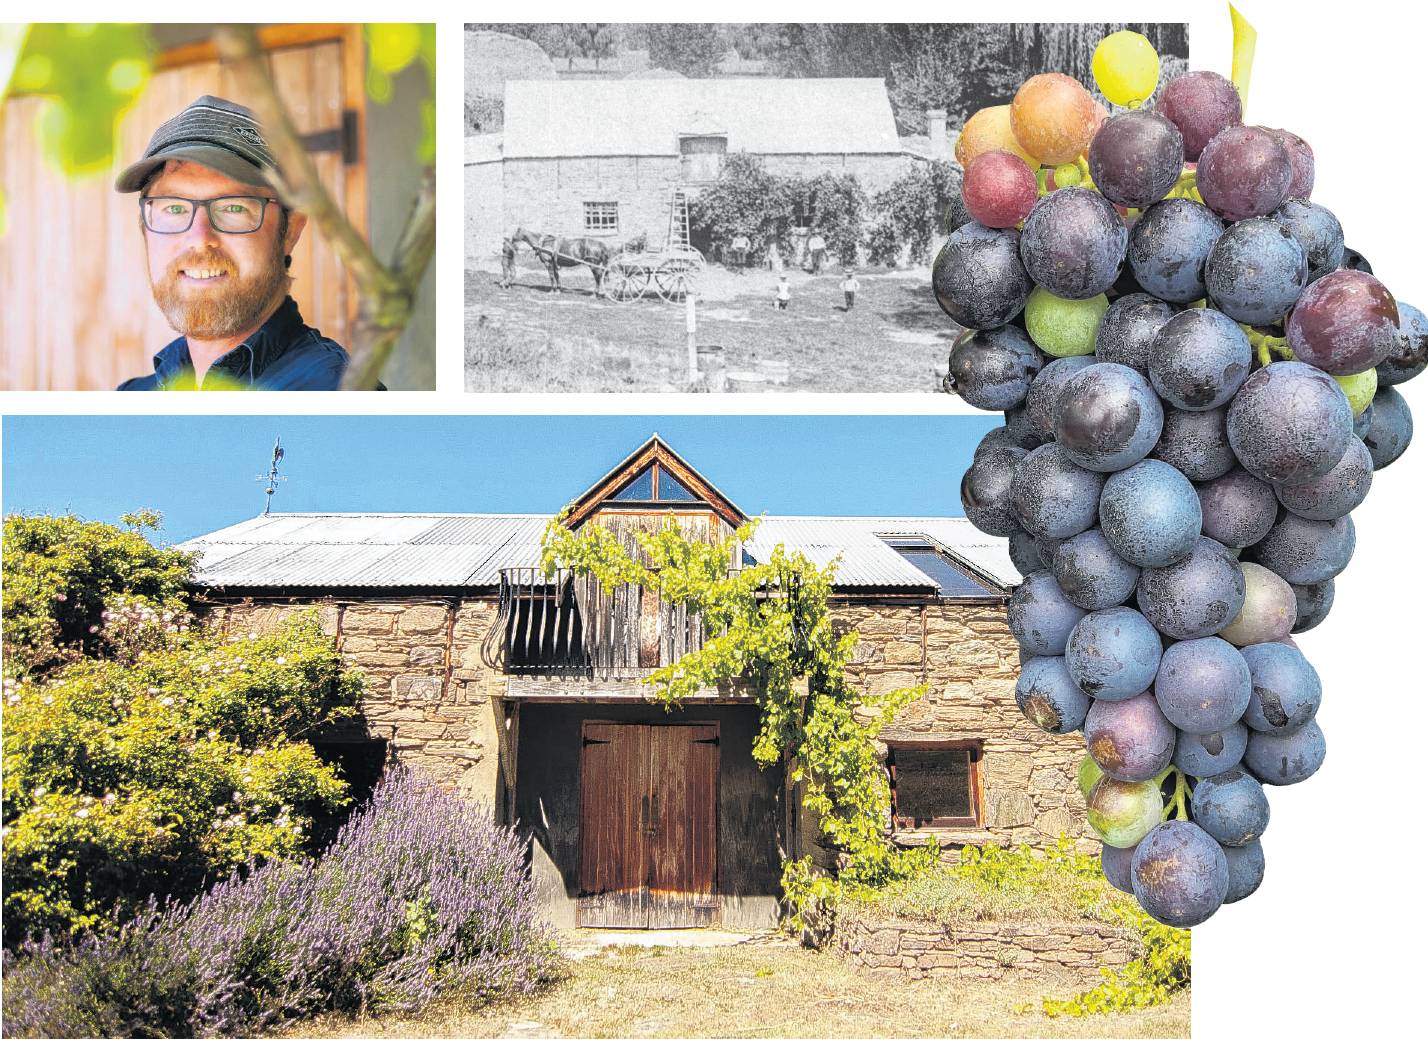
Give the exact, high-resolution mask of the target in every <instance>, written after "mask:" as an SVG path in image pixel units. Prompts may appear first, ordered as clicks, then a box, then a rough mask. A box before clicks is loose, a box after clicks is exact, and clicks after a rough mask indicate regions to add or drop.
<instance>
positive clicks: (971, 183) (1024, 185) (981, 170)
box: [962, 151, 1037, 227]
mask: <svg viewBox="0 0 1428 1039" xmlns="http://www.w3.org/2000/svg"><path fill="white" fill-rule="evenodd" d="M1036 197H1037V196H1036V174H1035V173H1033V172H1032V171H1031V167H1030V166H1028V165H1027V164H1026V163H1025V162H1023V161H1022V160H1021V159H1020V158H1019V157H1017V156H1015V155H1013V154H1012V153H1011V152H1005V151H990V152H983V153H982V154H981V155H978V156H977V157H976V158H975V159H973V160H972V161H971V163H970V164H969V165H968V166H967V171H966V174H965V175H964V176H963V178H962V201H963V202H964V203H965V204H966V206H967V212H968V213H970V214H971V215H972V219H974V220H976V221H977V222H978V223H980V224H985V225H986V226H987V227H1012V226H1014V225H1016V224H1019V223H1021V222H1022V221H1023V220H1025V219H1026V215H1027V214H1028V213H1030V212H1031V207H1032V206H1033V205H1035V204H1036Z"/></svg>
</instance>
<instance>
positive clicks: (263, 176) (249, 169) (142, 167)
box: [114, 144, 274, 193]
mask: <svg viewBox="0 0 1428 1039" xmlns="http://www.w3.org/2000/svg"><path fill="white" fill-rule="evenodd" d="M170 159H182V160H184V161H185V162H196V163H198V164H199V165H200V166H207V167H208V168H209V169H211V170H216V171H218V172H219V173H221V174H223V175H224V176H225V177H231V178H232V179H234V180H236V181H238V182H239V183H241V184H251V185H253V186H254V187H258V186H260V185H266V186H268V187H273V186H274V185H273V182H272V177H271V173H270V172H269V171H268V170H265V169H263V167H261V166H255V165H254V164H253V163H251V162H249V161H248V160H247V159H244V158H242V157H241V156H238V155H235V154H234V153H233V152H231V151H229V150H228V149H227V148H220V147H218V146H217V145H211V144H180V145H176V146H175V147H173V148H166V149H164V150H163V151H161V152H159V153H158V154H156V155H150V156H149V157H147V158H144V159H140V160H139V161H138V162H136V163H134V164H133V165H132V166H130V167H129V168H128V169H126V170H125V171H124V172H123V173H121V174H119V177H118V179H117V180H115V181H114V190H115V191H118V192H121V193H123V192H130V191H141V190H143V187H144V185H145V184H147V183H148V182H149V178H150V177H152V176H153V175H154V173H155V172H156V171H158V170H159V169H161V168H162V167H163V165H164V163H166V162H168V161H169V160H170Z"/></svg>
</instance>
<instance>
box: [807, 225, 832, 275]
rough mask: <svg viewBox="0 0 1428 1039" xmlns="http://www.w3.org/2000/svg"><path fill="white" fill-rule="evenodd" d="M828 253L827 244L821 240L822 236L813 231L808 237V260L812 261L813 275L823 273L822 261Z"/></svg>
mask: <svg viewBox="0 0 1428 1039" xmlns="http://www.w3.org/2000/svg"><path fill="white" fill-rule="evenodd" d="M827 253H828V243H827V242H825V241H824V240H823V236H822V235H821V234H819V233H818V232H817V231H814V232H813V233H812V234H811V235H809V236H808V258H809V259H810V260H812V261H813V273H814V274H822V273H823V259H824V257H825V256H826V255H827Z"/></svg>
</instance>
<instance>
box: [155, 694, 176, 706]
mask: <svg viewBox="0 0 1428 1039" xmlns="http://www.w3.org/2000/svg"><path fill="white" fill-rule="evenodd" d="M159 703H160V704H161V705H162V706H164V707H172V706H173V705H174V698H173V697H172V696H166V697H164V698H163V699H162V700H160V701H159Z"/></svg>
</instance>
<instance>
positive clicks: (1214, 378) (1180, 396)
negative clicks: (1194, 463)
mask: <svg viewBox="0 0 1428 1039" xmlns="http://www.w3.org/2000/svg"><path fill="white" fill-rule="evenodd" d="M1250 362H1251V357H1250V343H1249V339H1248V338H1247V337H1246V336H1245V333H1244V330H1243V329H1241V328H1240V326H1239V325H1237V324H1235V323H1234V322H1233V321H1232V320H1230V319H1229V318H1228V317H1226V316H1225V315H1224V314H1221V313H1220V312H1219V311H1218V310H1209V309H1201V310H1185V311H1182V312H1181V313H1179V314H1176V315H1175V316H1174V317H1173V318H1171V319H1170V320H1169V321H1167V322H1166V323H1165V326H1164V327H1163V328H1161V330H1160V331H1159V332H1157V333H1156V334H1155V342H1154V343H1153V344H1152V345H1151V352H1150V382H1151V385H1152V386H1154V387H1155V392H1156V393H1158V394H1160V395H1161V396H1162V397H1164V398H1165V399H1166V400H1167V401H1169V402H1170V403H1171V404H1173V405H1174V406H1175V407H1177V408H1180V409H1182V410H1184V411H1209V410H1210V409H1211V408H1218V407H1220V406H1221V405H1223V404H1228V403H1229V401H1230V398H1232V397H1233V396H1234V395H1235V391H1236V390H1238V389H1239V388H1240V386H1241V385H1242V384H1243V383H1244V381H1245V378H1246V376H1248V375H1249V372H1250Z"/></svg>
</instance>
